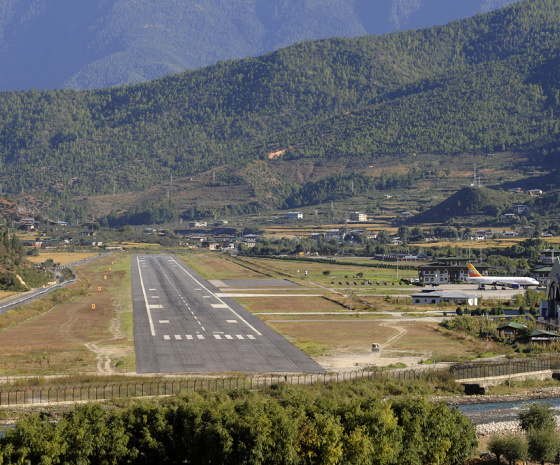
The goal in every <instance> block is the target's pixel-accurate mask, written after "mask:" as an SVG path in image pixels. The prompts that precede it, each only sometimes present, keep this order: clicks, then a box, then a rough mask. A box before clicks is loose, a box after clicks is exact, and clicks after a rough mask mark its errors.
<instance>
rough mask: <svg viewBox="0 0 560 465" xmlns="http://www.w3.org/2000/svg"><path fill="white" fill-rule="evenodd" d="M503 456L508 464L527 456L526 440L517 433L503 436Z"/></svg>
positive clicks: (511, 464)
mask: <svg viewBox="0 0 560 465" xmlns="http://www.w3.org/2000/svg"><path fill="white" fill-rule="evenodd" d="M504 446H505V450H504V458H505V459H506V460H507V461H508V463H509V464H510V465H513V464H514V463H516V462H517V461H518V460H523V459H524V458H526V457H527V441H526V440H525V438H524V437H523V436H521V435H519V434H507V435H506V436H504Z"/></svg>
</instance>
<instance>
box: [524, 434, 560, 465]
mask: <svg viewBox="0 0 560 465" xmlns="http://www.w3.org/2000/svg"><path fill="white" fill-rule="evenodd" d="M527 441H528V443H529V444H528V452H529V457H530V458H531V460H534V461H535V462H540V463H541V465H544V463H545V462H552V461H554V460H555V459H556V456H557V455H558V452H559V451H560V440H559V438H558V435H557V434H556V431H555V430H554V427H550V426H548V427H544V428H533V429H530V430H529V432H528V433H527Z"/></svg>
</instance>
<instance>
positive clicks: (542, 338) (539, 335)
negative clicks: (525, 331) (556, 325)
mask: <svg viewBox="0 0 560 465" xmlns="http://www.w3.org/2000/svg"><path fill="white" fill-rule="evenodd" d="M558 338H560V334H556V333H555V332H553V331H545V330H544V329H534V330H533V331H532V332H531V342H552V341H557V340H558Z"/></svg>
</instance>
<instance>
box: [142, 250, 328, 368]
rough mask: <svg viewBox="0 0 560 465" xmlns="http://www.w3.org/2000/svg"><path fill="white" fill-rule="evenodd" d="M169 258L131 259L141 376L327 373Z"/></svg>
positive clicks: (168, 256) (153, 256)
mask: <svg viewBox="0 0 560 465" xmlns="http://www.w3.org/2000/svg"><path fill="white" fill-rule="evenodd" d="M217 294H219V292H218V289H217V288H216V287H214V286H213V285H211V284H210V283H209V282H208V281H206V280H204V279H202V278H201V277H200V276H199V275H197V274H196V273H195V272H193V271H192V270H191V269H190V268H188V267H187V266H185V265H184V264H183V263H182V262H181V261H180V260H179V259H177V258H175V257H173V256H171V255H135V256H133V257H132V298H133V306H134V344H135V349H136V371H137V372H138V373H218V372H275V373H278V372H280V373H301V372H305V373H324V372H325V370H324V369H323V368H322V367H321V366H320V365H319V364H317V363H316V362H314V361H313V360H312V359H311V358H309V357H308V356H307V355H305V354H304V353H303V352H301V351H300V350H299V349H297V348H296V347H295V346H294V345H293V344H291V343H289V342H288V341H287V340H286V339H284V338H283V337H282V336H280V335H279V334H278V333H276V332H275V331H273V330H272V329H270V328H269V327H268V326H266V325H265V324H264V323H263V322H262V321H261V320H259V319H258V318H257V317H255V316H253V315H252V314H251V313H249V312H248V311H247V310H245V309H244V308H243V307H241V306H240V305H239V304H237V303H236V302H234V301H233V300H232V299H231V298H228V297H218V296H217Z"/></svg>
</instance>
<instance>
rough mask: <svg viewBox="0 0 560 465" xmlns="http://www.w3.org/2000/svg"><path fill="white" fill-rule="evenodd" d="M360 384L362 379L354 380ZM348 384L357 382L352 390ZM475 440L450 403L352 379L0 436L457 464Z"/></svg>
mask: <svg viewBox="0 0 560 465" xmlns="http://www.w3.org/2000/svg"><path fill="white" fill-rule="evenodd" d="M364 387H365V386H364ZM355 389H358V390H357V391H355ZM476 445H477V441H476V434H475V428H474V426H473V425H472V423H471V422H470V420H468V419H467V418H466V417H464V416H463V415H462V414H461V413H460V412H459V411H458V410H456V409H452V408H449V407H447V406H446V405H445V404H443V403H433V402H429V401H427V400H424V399H421V398H398V399H395V400H392V401H387V402H384V401H382V400H381V399H379V398H374V397H371V396H364V395H362V393H361V392H360V388H359V387H358V386H354V387H352V385H349V386H348V387H347V388H346V390H345V391H343V392H340V391H339V390H337V389H335V390H332V391H329V390H328V389H327V390H320V391H315V390H312V389H309V388H307V387H303V386H298V387H289V386H276V387H273V388H272V389H271V390H270V391H269V392H267V393H255V392H249V391H239V390H236V391H231V392H222V393H218V394H210V393H202V394H192V395H189V396H187V397H182V398H175V399H172V400H170V401H167V402H164V403H160V404H156V403H142V404H136V405H134V406H132V407H129V408H125V409H123V410H118V409H114V408H104V407H102V406H100V405H97V404H96V405H92V404H90V405H85V406H76V407H75V408H74V409H73V410H72V411H71V412H69V413H66V414H64V415H63V416H62V417H61V418H59V419H58V420H57V421H53V420H52V418H49V417H46V416H42V415H40V414H36V415H30V416H28V417H26V418H24V419H22V420H20V421H19V422H18V423H17V425H16V427H15V428H14V429H13V430H9V431H7V433H6V436H5V437H3V438H0V459H1V460H2V463H4V464H16V463H34V464H35V463H36V464H47V463H51V464H54V463H97V464H103V463H106V464H108V463H111V464H153V463H161V464H183V463H196V464H210V463H212V464H215V463H220V464H235V465H239V464H275V465H276V464H320V465H328V464H343V463H352V464H366V463H367V464H378V465H389V464H403V463H406V464H409V465H423V464H426V463H440V464H450V465H462V464H464V462H465V460H466V459H467V458H469V457H470V456H471V454H472V452H473V450H474V448H475V447H476Z"/></svg>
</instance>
